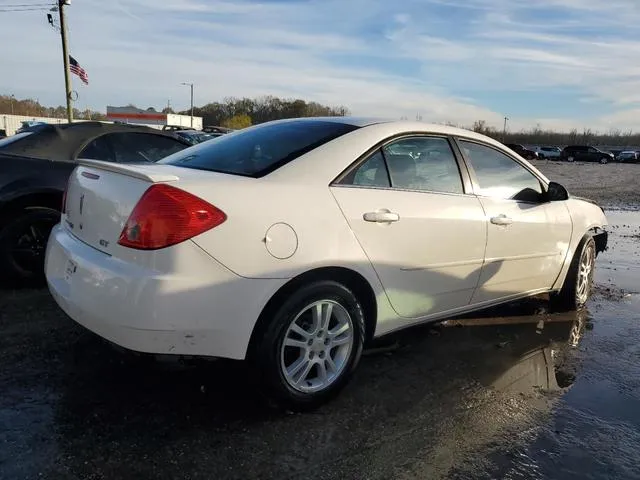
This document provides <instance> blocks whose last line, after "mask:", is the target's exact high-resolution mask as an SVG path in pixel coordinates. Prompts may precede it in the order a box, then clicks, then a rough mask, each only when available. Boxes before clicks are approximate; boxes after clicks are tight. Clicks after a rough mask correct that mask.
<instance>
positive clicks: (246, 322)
mask: <svg viewBox="0 0 640 480" xmlns="http://www.w3.org/2000/svg"><path fill="white" fill-rule="evenodd" d="M149 255H156V256H163V257H164V258H158V261H157V262H151V263H150V264H152V265H154V264H155V265H172V266H173V268H172V270H171V271H170V272H168V271H158V270H156V269H153V268H147V267H141V266H139V265H134V264H132V263H127V262H123V261H122V260H119V259H115V258H113V257H111V256H109V255H106V254H104V253H102V252H100V251H98V250H96V249H94V248H92V247H90V246H88V245H86V244H85V243H83V242H81V241H80V240H78V239H77V238H75V237H74V236H73V235H71V234H69V233H68V232H67V231H66V230H64V229H63V228H62V227H61V226H60V225H58V226H56V227H54V229H53V230H52V232H51V236H50V238H49V243H48V245H47V254H46V260H45V274H46V277H47V284H48V286H49V290H50V292H51V294H52V296H53V298H54V299H55V301H56V302H57V303H58V305H59V306H60V307H61V308H62V310H64V312H65V313H66V314H67V315H68V316H69V317H71V318H72V319H73V320H75V321H76V322H77V323H79V324H80V325H82V326H84V327H85V328H87V329H89V330H91V331H92V332H94V333H96V334H98V335H100V336H101V337H103V338H105V339H107V340H109V341H111V342H113V343H115V344H117V345H119V346H121V347H124V348H127V349H130V350H134V351H138V352H145V353H155V354H176V355H196V356H213V357H223V358H231V359H243V358H244V357H245V354H246V350H247V347H248V344H249V339H250V337H251V333H252V331H253V327H254V325H255V322H256V320H257V318H258V316H259V314H260V312H261V311H262V308H263V306H264V305H265V304H266V302H267V301H268V299H269V298H270V297H271V295H272V294H273V293H274V292H275V291H277V289H278V288H279V287H280V286H281V285H282V284H283V283H284V280H256V279H246V278H243V277H239V276H237V275H235V274H234V273H232V272H230V271H229V270H228V269H226V268H225V267H224V266H222V265H220V264H219V263H218V262H216V261H215V260H214V259H213V258H211V257H210V256H209V255H207V254H206V253H205V252H203V251H202V250H201V249H200V248H199V247H197V246H196V245H195V244H193V243H192V242H189V241H187V242H183V243H181V244H179V245H175V246H174V247H171V248H169V249H165V250H163V251H156V252H153V253H149ZM167 256H171V258H170V260H172V261H167V260H168V257H167Z"/></svg>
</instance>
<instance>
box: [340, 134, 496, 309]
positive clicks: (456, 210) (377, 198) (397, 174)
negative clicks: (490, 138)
mask: <svg viewBox="0 0 640 480" xmlns="http://www.w3.org/2000/svg"><path fill="white" fill-rule="evenodd" d="M460 167H461V165H460V164H459V163H458V159H456V157H455V155H454V152H453V149H452V147H451V144H450V142H449V140H448V139H447V138H445V137H441V136H426V135H412V136H407V137H403V138H399V139H395V140H392V141H389V142H388V143H387V144H386V145H384V146H383V147H381V148H378V149H376V150H374V151H373V152H371V153H370V154H369V155H368V156H366V157H365V158H363V159H361V161H359V162H357V163H356V165H355V166H354V167H352V168H351V169H350V170H349V172H348V173H346V174H345V175H344V176H343V177H341V178H340V179H339V180H338V181H337V182H335V183H334V184H333V185H332V186H331V191H332V193H333V195H334V197H335V199H336V201H337V202H338V205H339V206H340V208H341V209H342V212H343V213H344V216H345V217H346V220H347V222H348V223H349V225H350V227H351V229H352V231H353V233H354V234H355V236H356V238H357V240H358V241H359V243H360V245H361V246H362V248H363V250H364V252H365V253H366V255H367V256H368V258H369V260H370V261H371V263H372V265H373V267H374V269H375V271H376V272H377V275H378V277H379V279H380V281H381V283H382V285H383V287H384V289H385V292H386V295H387V297H388V299H389V302H390V303H391V305H392V307H393V309H394V310H395V311H396V313H397V314H398V315H399V316H401V317H406V318H409V319H414V318H418V317H425V316H428V315H432V314H438V313H441V312H445V311H448V310H452V309H456V308H460V307H464V306H466V305H468V304H469V301H470V300H471V296H472V294H473V291H474V289H475V288H476V285H477V283H478V280H479V278H480V271H481V268H482V263H483V260H484V249H485V245H486V235H487V225H486V220H485V216H484V212H483V210H482V206H481V204H480V202H479V200H478V199H477V198H476V197H475V196H474V195H473V194H471V192H469V191H468V190H469V189H470V188H471V185H470V183H469V180H468V172H466V170H462V169H461V168H460ZM463 179H466V188H465V181H464V180H463Z"/></svg>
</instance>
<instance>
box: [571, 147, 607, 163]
mask: <svg viewBox="0 0 640 480" xmlns="http://www.w3.org/2000/svg"><path fill="white" fill-rule="evenodd" d="M560 158H561V159H562V160H566V161H567V162H600V163H609V162H611V161H612V160H614V156H613V153H609V152H604V151H602V150H600V149H598V148H596V147H591V146H588V145H570V146H568V147H564V149H563V150H562V154H561V155H560Z"/></svg>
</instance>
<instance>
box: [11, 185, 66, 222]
mask: <svg viewBox="0 0 640 480" xmlns="http://www.w3.org/2000/svg"><path fill="white" fill-rule="evenodd" d="M62 196H63V192H61V191H58V190H53V189H50V190H39V191H33V192H28V193H23V194H21V195H19V196H16V197H13V198H11V199H10V200H7V201H5V202H3V203H2V205H1V206H0V218H6V217H8V216H10V215H11V214H13V213H15V212H18V211H20V210H23V209H25V208H29V207H44V208H51V209H53V210H57V211H58V212H59V211H60V210H61V208H62Z"/></svg>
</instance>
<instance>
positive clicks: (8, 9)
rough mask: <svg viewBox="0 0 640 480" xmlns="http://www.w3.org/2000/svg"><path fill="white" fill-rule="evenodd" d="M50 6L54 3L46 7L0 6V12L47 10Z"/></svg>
mask: <svg viewBox="0 0 640 480" xmlns="http://www.w3.org/2000/svg"><path fill="white" fill-rule="evenodd" d="M51 7H55V5H52V4H49V6H48V8H47V7H35V8H7V9H5V8H3V7H2V6H0V12H3V13H7V12H36V11H39V12H46V11H47V10H49V8H51Z"/></svg>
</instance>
